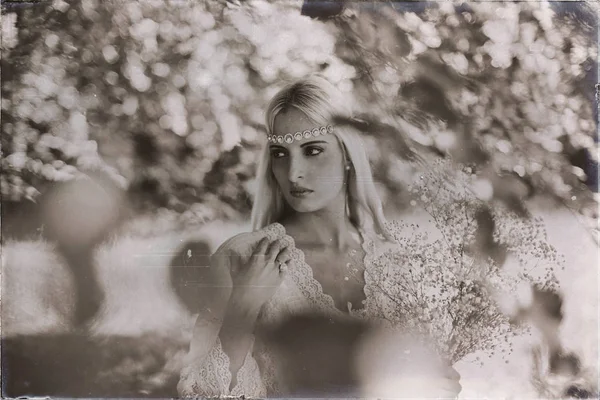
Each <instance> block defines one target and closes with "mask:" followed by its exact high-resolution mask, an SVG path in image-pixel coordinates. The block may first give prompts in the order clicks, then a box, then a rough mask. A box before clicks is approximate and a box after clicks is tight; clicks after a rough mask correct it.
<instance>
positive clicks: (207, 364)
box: [177, 337, 266, 398]
mask: <svg viewBox="0 0 600 400" xmlns="http://www.w3.org/2000/svg"><path fill="white" fill-rule="evenodd" d="M252 347H253V346H251V349H252ZM251 354H252V350H250V351H248V354H247V355H246V358H245V360H244V364H243V365H242V367H241V368H240V370H239V371H238V373H237V384H236V386H235V387H234V388H233V389H231V390H229V387H230V385H231V371H230V370H229V357H228V356H227V354H225V352H224V351H223V348H222V347H221V341H220V340H219V338H218V337H217V339H216V343H215V345H214V346H213V347H212V348H211V349H210V351H209V352H208V354H207V355H206V356H205V357H204V358H202V359H200V360H197V359H196V360H191V362H190V363H188V365H187V366H186V367H184V368H183V369H182V371H181V375H180V379H179V384H178V385H177V391H178V393H179V396H180V397H183V398H198V397H202V398H206V397H227V396H235V397H240V396H245V397H259V398H260V397H265V396H266V389H265V385H264V384H263V382H262V380H261V376H260V371H259V368H258V364H257V363H256V361H255V360H254V358H253V357H252V355H251Z"/></svg>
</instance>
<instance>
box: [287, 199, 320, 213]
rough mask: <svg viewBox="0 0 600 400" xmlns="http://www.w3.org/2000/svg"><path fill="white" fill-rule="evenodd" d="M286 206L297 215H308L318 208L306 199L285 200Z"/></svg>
mask: <svg viewBox="0 0 600 400" xmlns="http://www.w3.org/2000/svg"><path fill="white" fill-rule="evenodd" d="M287 202H288V205H289V206H290V207H291V208H292V210H294V211H295V212H297V213H308V212H313V211H317V210H318V209H319V208H320V207H315V204H311V202H309V201H307V199H297V198H291V199H287Z"/></svg>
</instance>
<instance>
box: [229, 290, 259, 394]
mask: <svg viewBox="0 0 600 400" xmlns="http://www.w3.org/2000/svg"><path fill="white" fill-rule="evenodd" d="M258 312H259V310H257V309H256V308H253V307H250V306H249V305H248V304H247V302H244V299H243V298H242V296H240V295H239V294H238V293H232V296H231V298H230V299H229V304H228V306H227V309H226V311H225V315H224V318H223V324H222V325H221V330H220V331H219V340H220V341H221V347H222V349H223V351H224V352H225V354H227V356H228V357H229V370H230V371H231V384H230V387H229V390H232V389H233V388H234V387H235V386H236V385H237V372H238V371H239V370H240V368H242V366H243V365H244V361H245V359H246V355H247V354H248V352H249V351H251V346H252V343H253V340H254V339H253V332H254V326H255V324H256V319H257V317H258Z"/></svg>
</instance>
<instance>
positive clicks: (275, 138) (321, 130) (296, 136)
mask: <svg viewBox="0 0 600 400" xmlns="http://www.w3.org/2000/svg"><path fill="white" fill-rule="evenodd" d="M328 133H333V126H331V125H325V126H321V127H318V128H314V129H312V130H308V129H307V130H305V131H304V132H296V133H287V134H285V135H268V136H267V140H268V141H269V142H271V143H283V142H285V143H288V144H289V143H292V142H293V141H294V140H302V139H308V138H311V137H317V136H320V135H326V134H328Z"/></svg>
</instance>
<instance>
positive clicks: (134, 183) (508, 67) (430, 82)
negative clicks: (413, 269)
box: [0, 0, 598, 398]
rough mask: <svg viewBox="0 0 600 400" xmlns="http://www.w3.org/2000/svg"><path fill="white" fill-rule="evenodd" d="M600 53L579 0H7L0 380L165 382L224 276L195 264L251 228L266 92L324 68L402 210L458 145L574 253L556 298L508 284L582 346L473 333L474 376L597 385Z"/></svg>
mask: <svg viewBox="0 0 600 400" xmlns="http://www.w3.org/2000/svg"><path fill="white" fill-rule="evenodd" d="M597 59H598V10H597V9H595V8H594V7H593V6H592V5H590V4H588V3H585V2H546V1H536V2H515V3H511V2H444V3H441V2H439V3H437V2H358V1H355V2H350V1H348V2H344V1H337V2H333V1H330V2H327V1H308V0H305V1H292V0H290V1H287V0H286V1H259V0H255V1H243V0H214V1H210V2H193V1H184V0H173V1H141V2H131V1H116V0H115V1H105V2H101V1H97V0H75V1H70V2H64V1H61V0H57V1H39V2H20V1H12V2H11V1H7V2H3V4H2V64H1V67H2V137H1V145H2V161H1V162H2V175H1V178H0V179H1V180H0V184H1V192H2V339H3V342H2V357H3V360H2V362H3V364H2V365H3V371H2V381H3V394H7V395H10V396H19V395H55V396H57V395H63V396H88V397H89V396H138V397H139V396H153V397H167V396H169V397H171V396H176V391H175V385H176V383H177V379H178V371H179V369H180V368H181V365H182V362H183V359H184V356H185V353H186V350H187V345H188V343H189V340H190V332H191V327H192V326H193V324H194V320H195V318H194V317H195V315H196V314H197V313H198V312H200V311H201V310H202V308H203V306H202V304H203V303H202V301H203V299H208V298H210V297H211V296H212V294H211V288H210V287H209V286H202V282H203V281H202V278H203V276H202V271H201V268H200V269H198V268H182V267H186V266H189V267H198V266H204V265H207V263H208V256H209V255H210V253H211V252H212V251H214V249H215V248H216V247H217V246H218V245H219V244H220V243H222V241H223V240H224V239H226V238H227V237H229V236H230V235H232V234H233V233H236V232H240V231H243V230H247V229H249V225H248V218H249V212H250V209H251V205H252V200H253V192H254V182H255V181H254V178H255V176H254V173H255V170H256V166H257V165H256V163H257V158H258V150H259V149H260V147H261V146H262V144H263V142H264V135H265V128H264V125H263V119H264V109H265V107H266V103H267V101H268V100H269V99H270V97H271V96H272V95H273V94H274V93H275V92H276V91H277V90H278V89H280V88H281V87H282V86H283V85H284V84H285V82H286V81H289V80H293V79H295V78H299V77H302V76H305V75H306V74H309V73H312V72H320V73H322V74H323V75H324V76H325V77H326V78H327V79H329V80H330V81H331V82H333V83H334V84H335V85H336V86H337V87H338V88H339V89H340V90H342V91H344V92H347V93H349V94H350V93H352V94H353V97H351V96H348V101H352V102H354V103H355V104H354V106H355V107H356V109H357V110H360V114H357V115H356V117H357V118H358V120H356V121H354V122H352V123H355V124H358V126H359V128H360V129H361V131H362V132H363V133H364V139H365V142H366V144H367V146H368V151H369V156H370V159H371V162H372V168H373V171H374V174H375V179H376V181H377V187H378V190H379V191H380V194H381V196H382V199H383V202H384V206H385V209H386V214H387V215H388V216H389V217H390V218H395V219H401V220H403V221H407V222H414V223H416V224H421V225H424V226H426V225H427V221H428V219H427V213H426V210H427V206H428V205H429V206H431V205H432V204H433V205H434V206H435V202H432V201H431V199H424V198H423V196H422V195H421V194H418V195H417V194H415V192H412V191H410V190H408V188H409V187H410V186H411V184H412V183H413V182H414V180H415V177H418V176H420V175H421V174H423V173H424V172H428V171H430V170H431V165H434V164H435V162H436V160H449V159H451V160H452V161H453V162H454V163H456V165H458V166H459V167H457V168H462V169H463V170H468V171H469V174H470V175H471V176H472V178H473V179H472V180H471V181H470V182H471V184H472V187H471V189H472V191H473V193H475V195H476V196H477V197H478V198H479V199H480V200H481V201H484V202H486V204H488V205H489V207H490V208H494V207H504V208H506V209H508V210H509V211H510V212H512V213H514V214H516V215H518V216H520V218H523V219H524V220H527V219H531V218H533V217H540V218H542V219H543V221H544V226H545V230H546V234H547V240H548V243H549V244H550V245H551V246H553V247H554V248H555V249H556V250H557V251H558V252H559V253H560V254H562V255H564V258H565V263H564V266H565V268H564V270H560V271H557V272H556V275H557V278H558V280H559V282H560V286H561V289H560V291H559V295H558V296H559V297H552V299H553V300H552V301H554V302H555V303H553V304H554V307H555V308H556V301H558V302H559V306H558V308H559V309H560V310H559V311H558V312H556V310H555V312H554V313H552V312H549V311H548V310H549V309H551V308H552V306H551V305H550V306H549V305H548V302H547V301H546V302H545V301H542V300H540V302H539V304H538V303H537V302H536V301H533V300H529V301H526V300H523V296H525V297H527V296H526V295H522V294H521V295H518V294H515V295H514V298H515V299H516V300H515V301H517V302H519V301H520V302H521V303H523V304H525V306H524V308H523V307H522V308H523V310H525V311H523V312H529V313H530V314H531V315H538V314H539V315H543V316H544V318H547V319H548V320H550V321H553V322H552V323H553V324H554V325H552V324H550V326H552V328H548V326H549V325H548V324H542V326H543V327H545V328H547V329H546V330H544V328H541V329H540V330H541V331H542V332H545V333H543V334H542V337H543V338H545V340H547V341H548V340H550V341H551V342H552V341H553V340H554V341H555V342H556V341H557V342H559V343H560V346H559V347H560V348H561V354H562V353H565V354H566V353H568V354H571V355H572V357H575V359H576V360H575V361H573V362H572V365H574V367H572V368H570V369H569V368H567V370H568V371H567V372H565V371H564V370H560V368H558V369H557V368H554V369H553V368H550V367H548V370H549V372H548V373H547V374H544V373H541V372H540V373H539V374H537V376H538V377H539V378H540V382H541V384H540V385H537V386H536V385H533V386H531V385H529V383H528V381H529V380H528V378H527V376H529V375H534V376H535V375H536V372H535V371H534V365H535V363H534V362H533V361H532V360H533V359H534V358H535V357H534V356H533V355H532V354H531V353H530V352H529V351H528V350H526V348H527V346H526V345H525V344H523V345H522V347H523V350H522V351H515V352H513V353H512V354H511V356H510V357H508V356H507V357H505V356H504V355H496V356H491V357H487V356H486V359H485V362H483V365H482V363H481V362H480V361H481V360H480V357H482V356H481V355H479V354H478V353H476V352H473V353H472V354H470V355H468V356H466V357H465V358H464V359H462V360H460V361H459V362H458V363H457V364H456V365H455V367H456V368H457V369H458V370H459V372H460V373H461V374H462V376H463V379H462V381H461V383H462V385H463V388H464V390H463V393H462V394H461V396H464V397H465V398H466V397H481V396H490V397H499V396H500V397H502V396H511V395H521V396H539V397H550V396H553V395H557V396H558V397H564V396H566V395H570V396H574V397H585V395H587V394H589V395H590V396H591V395H592V394H593V393H597V390H598V389H597V382H596V384H595V385H594V384H593V383H590V379H589V377H590V376H592V377H593V376H594V374H596V375H595V376H596V377H597V359H598V346H597V344H598V343H597V337H598V329H597V327H598V305H597V304H598V294H597V292H598V286H597V279H598V278H597V262H598V260H597V252H598V225H597V190H598V175H597V162H598V147H597V146H598V142H597V134H596V133H597V128H598V125H597V121H598V107H597V97H596V87H595V85H596V83H597V81H598V63H597ZM346 122H348V121H346ZM424 203H425V204H424ZM479 233H480V235H489V236H490V238H491V237H492V236H493V234H494V233H493V232H491V231H490V232H487V233H486V232H483V231H480V232H479ZM484 239H485V238H484ZM479 243H483V244H482V245H481V247H482V248H481V250H483V251H484V252H488V253H490V254H491V253H492V252H493V251H494V248H493V246H492V245H489V246H488V245H486V244H485V243H492V242H491V241H488V242H486V241H485V240H483V241H480V242H479ZM190 282H195V283H196V284H189V283H190ZM198 282H200V283H198ZM519 296H520V297H519ZM557 298H558V300H557ZM536 299H538V300H539V298H537V297H536ZM207 301H208V300H207ZM561 303H562V308H561V307H560V304H561ZM536 307H538V308H536ZM544 318H542V317H540V318H538V319H537V320H536V319H535V318H533V320H536V321H539V320H544ZM534 325H535V324H534ZM539 326H540V324H538V328H539ZM544 335H545V336H544ZM549 337H550V338H551V339H548V338H549ZM516 343H517V342H516ZM518 346H520V345H519V344H518V343H517V344H516V345H515V347H518ZM550 347H552V346H550ZM562 350H565V351H564V352H563V351H562ZM567 350H568V351H567ZM559 358H560V357H559ZM570 360H571V359H570ZM548 363H549V364H551V362H550V361H548ZM565 363H567V362H566V361H565ZM567 364H568V363H567ZM569 365H571V364H569ZM561 371H562V372H561ZM542 375H543V376H542ZM516 378H518V379H519V380H518V382H522V385H521V384H518V383H513V382H515V379H516ZM592 380H593V379H592ZM528 385H529V386H528ZM569 390H570V392H569ZM567 392H568V393H567Z"/></svg>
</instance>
